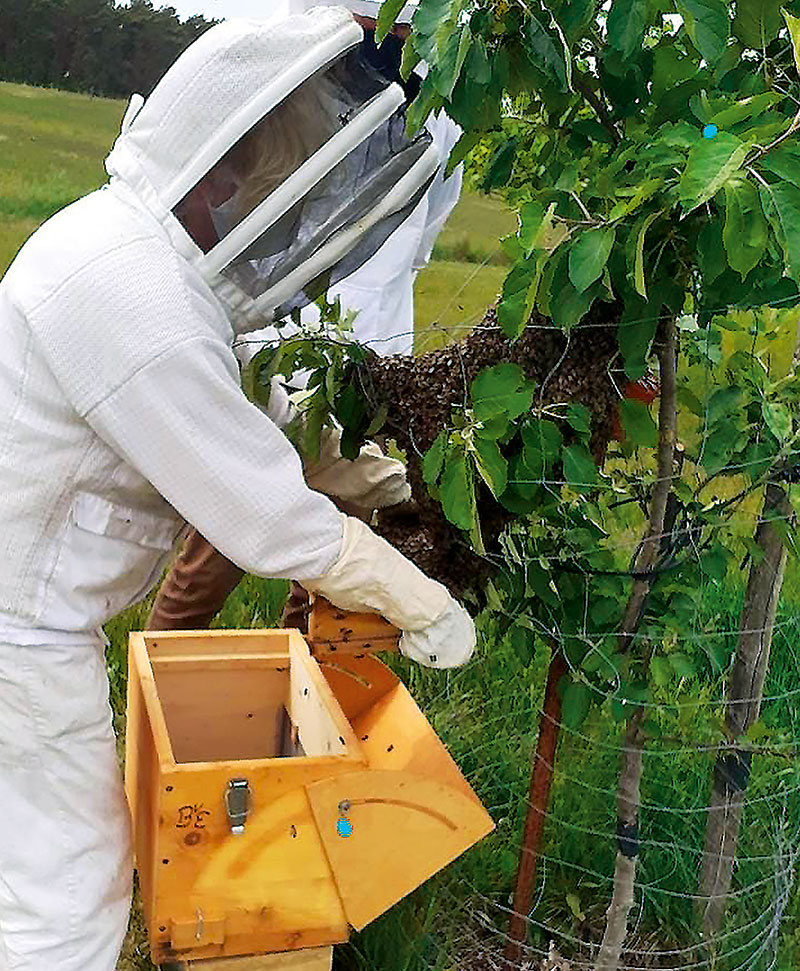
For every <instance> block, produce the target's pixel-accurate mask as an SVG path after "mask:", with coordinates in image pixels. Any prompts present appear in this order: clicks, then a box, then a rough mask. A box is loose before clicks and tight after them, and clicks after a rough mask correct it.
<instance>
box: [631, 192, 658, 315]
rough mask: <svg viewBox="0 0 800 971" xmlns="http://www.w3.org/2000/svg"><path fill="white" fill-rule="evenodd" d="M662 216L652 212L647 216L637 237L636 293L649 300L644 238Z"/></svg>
mask: <svg viewBox="0 0 800 971" xmlns="http://www.w3.org/2000/svg"><path fill="white" fill-rule="evenodd" d="M660 215H661V212H660V211H658V212H651V213H650V215H649V216H647V217H646V218H645V219H644V221H643V222H642V225H641V226H640V227H639V232H638V234H637V236H636V261H635V265H634V283H635V286H636V292H637V293H638V294H639V295H640V296H642V297H644V298H645V300H647V288H646V287H645V281H644V238H645V235H646V233H647V230H648V229H649V228H650V227H651V226H652V225H653V223H654V222H655V220H656V219H658V217H659V216H660Z"/></svg>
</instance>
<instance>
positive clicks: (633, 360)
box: [618, 313, 658, 381]
mask: <svg viewBox="0 0 800 971" xmlns="http://www.w3.org/2000/svg"><path fill="white" fill-rule="evenodd" d="M657 324H658V318H657V317H656V316H655V315H654V314H652V313H651V314H648V315H646V316H645V314H644V313H643V315H642V317H640V318H639V319H635V320H629V321H628V320H621V321H620V323H619V327H618V340H619V348H620V351H621V352H622V359H623V360H624V362H625V375H626V377H628V378H629V379H630V380H631V381H636V380H637V379H638V378H640V377H641V376H642V375H643V374H644V372H645V371H646V370H647V353H648V351H649V349H650V344H651V342H652V340H653V338H654V337H655V333H656V326H657Z"/></svg>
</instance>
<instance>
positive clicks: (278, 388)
mask: <svg viewBox="0 0 800 971" xmlns="http://www.w3.org/2000/svg"><path fill="white" fill-rule="evenodd" d="M258 407H261V406H260V405H259V406H258ZM261 410H262V411H264V412H265V414H266V415H267V417H268V418H270V419H272V421H273V422H274V423H275V424H276V425H277V426H278V428H286V426H287V425H288V424H289V422H290V421H291V420H292V418H293V417H294V416H295V415H296V414H297V409H296V408H295V406H294V405H293V404H292V402H291V399H290V398H289V395H288V394H287V393H286V389H285V388H284V387H283V384H282V383H281V380H280V378H279V377H273V378H272V382H271V386H270V394H269V404H268V405H267V407H266V408H261ZM341 442H342V430H341V428H338V427H337V428H323V430H322V435H321V437H320V449H319V459H318V460H316V461H311V460H308V459H306V458H305V457H302V456H301V458H302V460H303V471H304V472H305V477H306V482H307V483H308V484H309V486H310V487H311V488H312V489H314V490H315V491H316V492H322V493H324V494H325V495H326V496H334V497H335V498H337V499H341V500H343V501H344V502H347V503H350V504H352V505H353V506H357V507H358V508H359V509H361V510H364V511H365V512H367V513H369V512H372V510H373V509H384V508H385V507H387V506H395V505H398V504H399V503H401V502H408V500H409V499H410V498H411V486H410V485H409V484H408V482H407V481H406V469H405V466H404V465H403V463H402V462H398V461H397V459H393V458H389V456H388V455H384V453H383V452H382V451H381V449H380V448H379V446H377V445H376V444H375V443H374V442H368V443H367V444H366V445H365V446H364V447H363V448H362V449H361V451H360V453H359V454H358V456H357V458H355V459H353V460H350V459H345V458H342V451H341Z"/></svg>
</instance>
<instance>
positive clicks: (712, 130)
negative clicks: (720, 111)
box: [703, 125, 719, 138]
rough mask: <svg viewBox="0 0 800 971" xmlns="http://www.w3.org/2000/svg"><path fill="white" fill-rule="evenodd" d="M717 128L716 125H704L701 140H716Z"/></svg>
mask: <svg viewBox="0 0 800 971" xmlns="http://www.w3.org/2000/svg"><path fill="white" fill-rule="evenodd" d="M718 132H719V128H717V126H716V125H705V126H704V127H703V138H716V137H717V134H718Z"/></svg>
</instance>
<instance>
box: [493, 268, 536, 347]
mask: <svg viewBox="0 0 800 971" xmlns="http://www.w3.org/2000/svg"><path fill="white" fill-rule="evenodd" d="M540 279H541V262H540V260H539V259H538V258H537V257H535V256H533V257H529V258H527V259H524V260H519V261H518V262H517V263H515V264H514V266H512V267H511V269H510V271H509V273H508V276H507V277H506V278H505V280H504V281H503V293H502V297H501V299H500V303H499V305H498V307H497V322H498V323H499V324H500V327H501V329H502V331H503V333H504V334H505V335H506V336H507V337H519V335H520V334H521V333H522V331H523V330H524V329H525V326H526V324H527V323H528V321H529V320H530V316H531V313H532V312H533V306H534V303H535V302H536V295H537V293H538V289H539V280H540Z"/></svg>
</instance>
